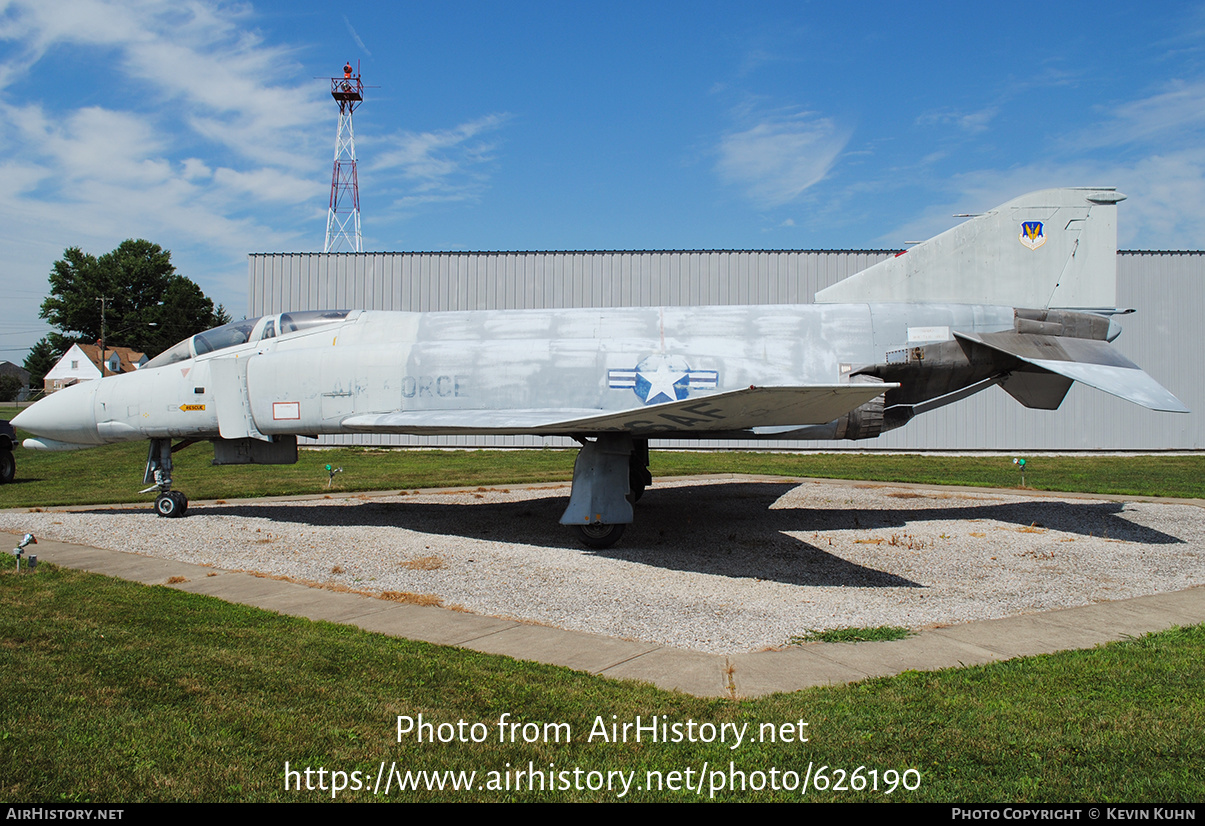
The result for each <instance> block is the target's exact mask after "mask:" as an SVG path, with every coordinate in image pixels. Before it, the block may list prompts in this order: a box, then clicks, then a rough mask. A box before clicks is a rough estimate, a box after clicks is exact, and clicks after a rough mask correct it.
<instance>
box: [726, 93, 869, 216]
mask: <svg viewBox="0 0 1205 826" xmlns="http://www.w3.org/2000/svg"><path fill="white" fill-rule="evenodd" d="M848 141H849V132H848V131H847V130H844V129H841V128H840V127H838V126H837V124H836V123H835V122H834V121H833V120H832V119H831V118H825V117H819V116H817V115H816V114H815V113H813V112H800V113H797V114H786V115H772V116H769V117H765V118H762V119H761V120H760V121H759V122H757V123H756V124H754V125H753V126H751V127H749V128H747V129H744V130H742V131H740V132H733V133H730V134H728V135H725V136H724V138H723V139H722V140H721V141H720V146H719V156H720V157H719V161H718V162H717V164H716V171H717V172H718V173H719V175H720V177H721V178H722V179H723V180H724V181H725V182H727V183H730V184H733V185H735V186H738V187H740V188H741V189H743V190H744V192H745V195H746V196H747V197H748V198H749V199H750V200H751V201H753V203H754V204H755V205H756V206H757V207H758V208H760V209H770V208H773V207H777V206H782V205H783V204H787V203H790V202H791V201H793V200H795V199H796V198H798V197H799V196H800V195H801V194H803V192H804V191H805V190H807V189H808V188H809V187H811V186H814V185H815V184H817V183H819V182H820V181H822V180H824V178H825V176H827V175H828V174H829V172H830V171H831V170H832V168H833V165H834V164H835V163H836V161H837V157H838V156H839V155H840V154H841V151H842V150H843V149H844V148H845V145H846V143H848Z"/></svg>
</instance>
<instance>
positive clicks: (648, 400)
mask: <svg viewBox="0 0 1205 826" xmlns="http://www.w3.org/2000/svg"><path fill="white" fill-rule="evenodd" d="M719 381H720V374H719V373H717V372H716V371H715V370H691V369H690V367H688V366H687V364H686V359H684V358H682V357H681V356H668V355H664V354H661V353H658V354H655V355H652V356H649V357H648V358H646V359H645V360H644V361H642V362H640V363H639V364H637V365H636V367H635V368H634V369H631V370H608V371H607V386H608V387H611V388H614V389H625V388H631V389H632V391H633V392H634V393H635V394H636V395H637V396H639V397H640V398H641V400H642V401H643V402H644V403H645V404H664V403H665V402H676V401H681V400H682V399H685V398H686V397H687V396H689V395H690V391H691V390H710V389H714V388H715V387H716V386H717V385H718V384H719Z"/></svg>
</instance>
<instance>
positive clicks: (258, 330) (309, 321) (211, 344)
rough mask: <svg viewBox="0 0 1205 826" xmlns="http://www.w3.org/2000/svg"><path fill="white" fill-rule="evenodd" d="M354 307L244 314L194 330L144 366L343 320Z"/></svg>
mask: <svg viewBox="0 0 1205 826" xmlns="http://www.w3.org/2000/svg"><path fill="white" fill-rule="evenodd" d="M353 312H355V311H354V310H307V311H306V312H301V313H281V314H280V315H278V316H277V315H270V316H260V317H258V318H244V319H243V320H242V321H232V322H231V323H229V324H223V325H222V326H221V327H214V328H213V329H212V330H206V331H205V332H203V333H197V334H196V335H195V336H193V337H192V338H186V339H184V341H181V342H180V343H178V344H176V345H174V346H172V347H170V348H168V349H167V350H164V351H163V352H162V353H160V354H159V355H157V356H155V357H154V358H153V359H151V360H150V361H148V362H147V363H146V364H145V365H144V366H143V368H142V369H143V370H148V369H152V368H155V367H165V366H167V365H169V364H175V363H176V362H178V361H186V360H188V359H190V358H195V357H196V356H202V355H205V354H206V353H212V352H215V351H217V350H225V349H227V348H229V347H237V346H238V345H240V344H246V343H247V342H249V341H263V340H264V339H269V338H275V337H277V336H286V335H290V334H292V333H299V332H304V331H306V330H312V329H313V328H315V327H320V326H322V325H325V324H333V323H335V322H337V321H344V320H346V319H347V318H348V317H349V316H350V315H351V314H352V313H353Z"/></svg>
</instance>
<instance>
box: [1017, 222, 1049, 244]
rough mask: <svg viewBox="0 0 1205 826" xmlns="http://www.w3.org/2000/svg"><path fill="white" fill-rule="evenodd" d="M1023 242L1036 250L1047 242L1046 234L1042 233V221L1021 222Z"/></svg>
mask: <svg viewBox="0 0 1205 826" xmlns="http://www.w3.org/2000/svg"><path fill="white" fill-rule="evenodd" d="M1021 243H1022V244H1024V245H1025V246H1027V247H1029V248H1030V249H1031V250H1036V249H1037V248H1038V247H1040V246H1042V245H1043V244H1045V243H1046V236H1045V235H1044V234H1043V233H1042V222H1041V221H1022V222H1021Z"/></svg>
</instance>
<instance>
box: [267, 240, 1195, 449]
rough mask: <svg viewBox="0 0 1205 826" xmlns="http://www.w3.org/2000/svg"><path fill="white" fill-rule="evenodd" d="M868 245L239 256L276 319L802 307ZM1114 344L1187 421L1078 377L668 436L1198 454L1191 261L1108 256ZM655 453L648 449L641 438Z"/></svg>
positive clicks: (493, 441) (439, 442) (1184, 255)
mask: <svg viewBox="0 0 1205 826" xmlns="http://www.w3.org/2000/svg"><path fill="white" fill-rule="evenodd" d="M894 254H895V253H894V252H893V251H882V250H879V251H873V250H842V251H819V250H767V251H757V250H708V251H660V252H657V251H651V252H410V253H329V254H328V253H253V254H251V255H250V256H249V300H248V316H259V315H267V314H270V313H278V312H284V311H287V310H320V309H368V310H411V311H438V310H500V309H529V308H532V309H534V308H554V307H635V306H691V305H727V304H767V305H770V304H809V303H811V302H812V297H813V295H814V294H815V293H816V291H817V290H820V289H823V288H824V287H827V286H829V285H830V284H833V283H835V282H837V281H839V280H841V279H842V278H845V277H846V276H849V275H852V274H854V273H856V272H858V271H860V270H863V269H865V268H866V267H868V266H870V265H871V264H873V263H875V262H877V261H880V260H882V259H884V258H887V257H890V256H891V255H894ZM1117 255H1118V260H1117V280H1118V284H1117V287H1118V290H1117V295H1118V303H1119V305H1120V306H1122V307H1133V308H1136V309H1137V312H1135V313H1134V314H1132V315H1126V316H1121V317H1120V322H1121V324H1122V326H1123V327H1124V332H1123V333H1122V335H1121V337H1120V338H1118V339H1117V341H1116V342H1115V343H1114V346H1116V347H1117V349H1118V350H1119V351H1120V352H1121V353H1123V354H1124V355H1126V356H1127V357H1129V358H1130V359H1131V360H1133V361H1134V362H1136V363H1137V364H1138V365H1139V366H1141V367H1142V368H1143V369H1145V370H1146V371H1147V372H1148V373H1150V374H1151V376H1153V377H1154V378H1155V380H1156V381H1158V382H1160V383H1161V384H1163V385H1164V386H1165V387H1167V388H1168V389H1169V390H1171V391H1172V392H1173V393H1175V394H1176V395H1177V396H1178V397H1179V398H1180V400H1181V401H1183V402H1184V404H1186V405H1187V406H1188V407H1189V409H1190V410H1192V411H1193V412H1192V413H1190V414H1186V415H1185V414H1175V413H1157V412H1153V411H1150V410H1147V409H1145V408H1142V407H1139V406H1137V405H1134V404H1130V403H1128V402H1125V401H1122V400H1121V399H1117V398H1114V397H1113V396H1109V395H1107V394H1105V393H1101V392H1099V391H1097V390H1093V389H1092V388H1088V387H1083V386H1081V385H1079V384H1076V385H1074V386H1073V387H1072V389H1071V392H1070V393H1069V394H1068V395H1067V398H1066V399H1065V400H1064V402H1063V405H1062V407H1061V408H1060V409H1059V410H1056V411H1042V410H1030V409H1027V408H1025V407H1022V406H1021V405H1020V404H1018V403H1017V402H1016V401H1015V400H1014V399H1012V398H1011V397H1010V396H1008V394H1006V393H1005V392H1004V391H1002V390H1000V389H999V388H995V387H993V388H990V389H989V390H987V391H986V392H983V393H980V394H977V395H975V396H972V397H971V398H968V399H964V400H963V401H960V402H956V403H954V404H952V405H950V406H948V407H944V408H941V409H939V410H935V411H933V412H930V413H926V414H924V415H922V416H919V417H918V418H917V419H915V420H914V421H912V422H910V423H909V424H908V425H906V426H905V427H903V428H900V429H898V430H894V431H891V432H888V433H886V434H884V435H883V436H880V437H879V438H877V439H872V440H869V441H859V442H852V441H839V442H784V441H763V442H744V441H742V442H722V441H709V442H682V441H675V442H669V443H666V444H667V445H670V446H679V447H685V446H693V447H723V448H751V449H761V450H765V449H776V448H777V449H816V448H819V449H823V450H848V449H854V450H890V451H901V450H907V451H921V450H1002V451H1012V450H1016V451H1022V450H1027V451H1033V450H1048V451H1065V450H1110V451H1111V450H1116V451H1153V450H1200V449H1202V445H1203V443H1205V433H1203V428H1205V344H1203V338H1205V252H1195V251H1194V252H1167V251H1152V252H1143V251H1122V252H1118V254H1117ZM330 441H331V442H335V443H355V444H401V445H432V446H464V447H468V446H494V447H519V446H548V445H559V444H562V443H564V444H572V443H571V442H569V440H563V439H546V438H538V437H497V436H495V437H418V436H415V437H406V436H376V435H374V436H356V437H352V436H348V437H334V438H332V439H330ZM653 444H654V446H656V445H657V444H658V443H657V442H654V443H653Z"/></svg>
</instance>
